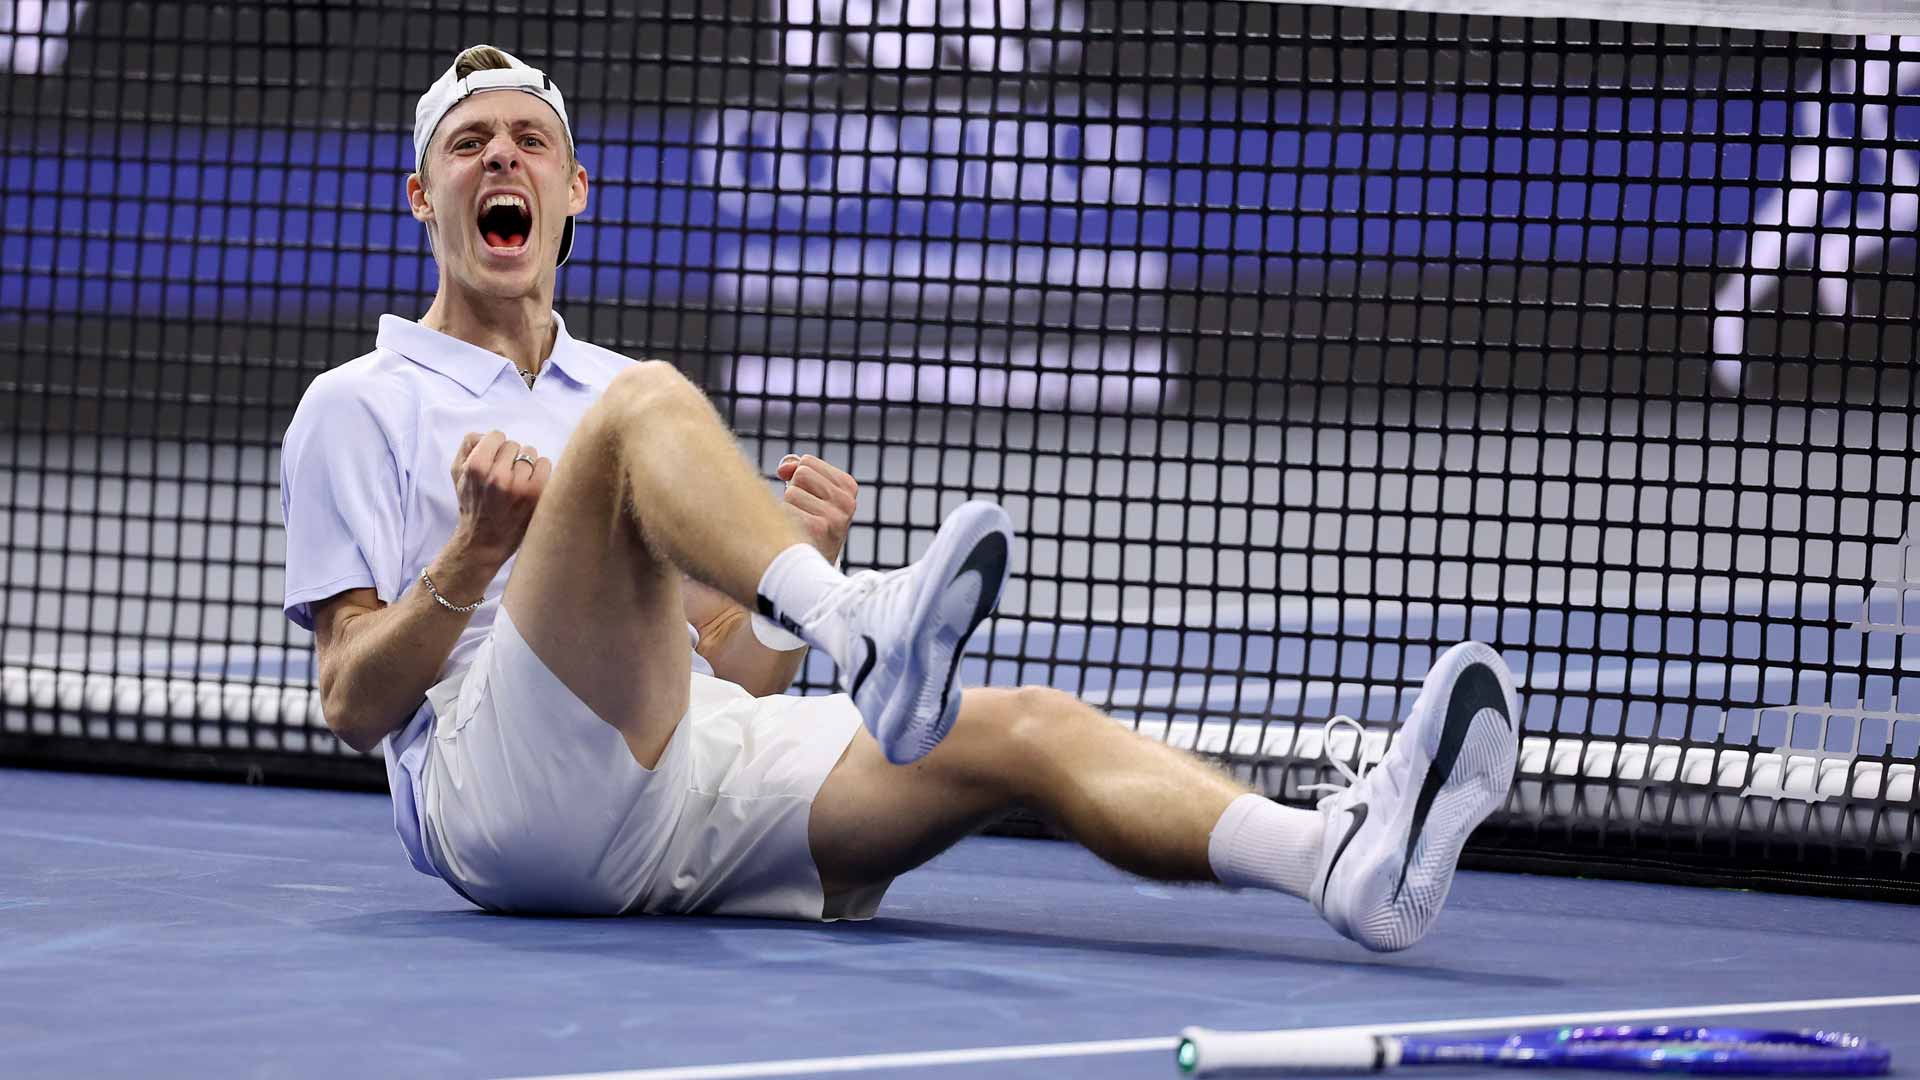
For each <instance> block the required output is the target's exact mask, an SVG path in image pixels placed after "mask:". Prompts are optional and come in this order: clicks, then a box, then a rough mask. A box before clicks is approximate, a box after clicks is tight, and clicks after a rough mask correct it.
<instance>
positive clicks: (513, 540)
mask: <svg viewBox="0 0 1920 1080" xmlns="http://www.w3.org/2000/svg"><path fill="white" fill-rule="evenodd" d="M523 449H524V451H525V453H522V450H523ZM522 461H530V462H532V465H531V467H529V468H527V469H524V470H518V469H516V465H518V464H519V463H520V462H522ZM552 472H553V463H552V462H551V461H549V460H547V459H546V458H543V457H540V456H538V453H537V452H536V451H535V450H534V449H533V448H532V447H524V448H523V447H522V446H521V445H520V444H519V443H516V442H513V441H511V440H509V439H507V437H506V436H505V435H503V434H501V433H500V432H498V431H494V432H489V433H488V434H486V435H481V434H479V433H473V434H469V435H468V436H467V437H466V438H465V439H464V440H462V442H461V443H460V449H459V451H458V452H456V453H455V454H454V457H453V468H452V473H453V489H454V494H455V496H456V497H457V498H458V500H459V504H460V523H459V525H458V526H456V527H455V528H454V531H453V536H452V538H451V539H449V540H448V541H447V544H446V546H445V547H443V548H441V549H440V553H439V554H438V555H436V556H434V559H433V561H432V562H431V563H428V564H427V567H426V571H427V576H428V577H429V578H430V579H431V580H432V581H433V588H434V590H435V591H437V592H439V594H440V595H441V596H442V597H443V598H445V599H446V601H447V604H450V605H456V606H460V607H465V606H466V605H468V604H471V603H475V602H477V601H479V600H480V599H481V598H482V597H484V596H485V595H486V590H487V585H488V584H489V583H491V582H492V581H493V578H494V575H496V574H498V573H499V572H500V568H501V567H502V566H505V565H506V563H507V560H508V559H509V558H511V557H512V556H513V553H514V552H515V551H518V550H519V549H520V542H521V541H522V540H524V539H525V538H526V534H527V525H528V524H529V522H530V521H531V520H532V518H533V511H534V507H535V506H536V505H538V504H539V501H540V493H541V492H542V491H543V490H545V488H546V485H547V478H548V477H549V476H550V475H552ZM471 618H472V615H471V613H462V612H458V611H450V610H448V608H447V606H445V605H442V604H441V603H440V602H439V601H438V600H435V599H434V598H433V595H432V593H430V592H429V591H428V590H427V589H426V587H425V585H424V583H423V584H422V585H421V587H419V588H414V589H408V590H406V592H404V593H403V594H402V595H401V596H400V599H399V601H398V602H397V603H393V604H387V603H385V602H383V601H381V599H380V598H379V596H378V595H377V594H376V593H375V591H374V590H373V589H364V588H363V589H348V590H347V591H346V592H342V593H336V594H334V595H333V596H330V597H328V598H327V599H325V600H322V601H320V602H318V603H316V604H314V605H313V641H314V652H315V654H316V656H317V658H318V660H319V664H320V715H321V716H323V717H325V718H326V721H327V727H329V728H331V729H332V730H333V733H334V734H335V735H337V736H339V737H340V741H341V742H344V743H346V744H347V745H348V746H351V747H353V748H354V749H355V750H359V751H361V752H363V753H364V752H366V751H368V750H371V749H373V748H374V747H375V746H377V745H379V743H380V740H381V739H384V738H386V737H387V736H388V735H390V734H392V733H393V732H395V731H398V730H400V729H401V728H403V727H405V726H406V724H407V721H408V720H409V719H411V718H412V716H413V714H414V712H415V711H416V710H418V709H419V707H420V701H421V699H422V698H425V697H426V696H427V691H428V690H430V689H432V688H433V684H434V682H435V681H437V680H438V678H439V676H440V669H441V668H442V667H443V666H444V665H445V664H446V662H447V657H448V656H450V655H452V653H453V647H454V646H455V645H456V644H458V643H459V641H460V632H461V631H462V630H465V629H466V628H467V622H468V620H470V619H471Z"/></svg>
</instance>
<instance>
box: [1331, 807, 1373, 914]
mask: <svg viewBox="0 0 1920 1080" xmlns="http://www.w3.org/2000/svg"><path fill="white" fill-rule="evenodd" d="M1347 810H1348V811H1349V812H1350V813H1351V815H1352V820H1350V821H1348V822H1347V835H1345V836H1343V837H1341V838H1340V846H1338V847H1336V848H1334V849H1333V858H1332V859H1331V860H1329V861H1328V863H1327V876H1326V878H1325V879H1324V881H1323V882H1322V884H1321V886H1320V899H1321V902H1322V903H1325V902H1326V896H1327V885H1329V884H1331V883H1332V882H1333V868H1334V867H1336V866H1339V865H1340V856H1342V855H1345V854H1346V853H1347V845H1348V844H1351V843H1353V837H1354V834H1356V833H1358V832H1359V831H1360V826H1362V825H1365V824H1366V823H1367V804H1366V803H1363V802H1357V803H1354V804H1353V805H1352V806H1349V807H1347Z"/></svg>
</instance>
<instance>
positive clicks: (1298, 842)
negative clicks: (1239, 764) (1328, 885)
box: [1207, 792, 1326, 899]
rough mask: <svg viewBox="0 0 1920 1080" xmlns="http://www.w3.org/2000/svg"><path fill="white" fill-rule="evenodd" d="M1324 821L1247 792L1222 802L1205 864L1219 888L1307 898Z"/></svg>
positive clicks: (1313, 813) (1314, 814) (1309, 812)
mask: <svg viewBox="0 0 1920 1080" xmlns="http://www.w3.org/2000/svg"><path fill="white" fill-rule="evenodd" d="M1325 832H1326V820H1325V819H1324V818H1322V817H1321V816H1320V813H1319V811H1317V810H1301V809H1298V808H1296V807H1292V806H1281V805H1280V804H1279V803H1277V802H1274V801H1272V800H1271V799H1268V798H1266V797H1265V796H1261V795H1255V794H1253V793H1251V792H1249V793H1247V794H1245V795H1242V796H1240V797H1239V798H1237V799H1235V800H1233V801H1232V802H1230V803H1228V804H1227V812H1226V813H1224V814H1221V815H1220V820H1219V822H1218V823H1216V824H1215V825H1214V827H1213V832H1212V834H1211V835H1209V836H1208V838H1207V862H1208V863H1210V864H1212V866H1213V876H1214V877H1216V878H1218V879H1219V880H1220V884H1222V885H1226V886H1229V887H1232V888H1236V889H1241V888H1254V889H1278V890H1279V891H1281V892H1283V893H1290V894H1292V895H1294V896H1298V897H1301V898H1302V899H1305V898H1306V895H1307V893H1308V891H1309V890H1311V889H1312V888H1313V874H1314V871H1315V870H1316V869H1317V868H1318V867H1319V865H1320V842H1321V838H1322V836H1324V835H1325Z"/></svg>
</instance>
